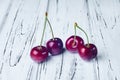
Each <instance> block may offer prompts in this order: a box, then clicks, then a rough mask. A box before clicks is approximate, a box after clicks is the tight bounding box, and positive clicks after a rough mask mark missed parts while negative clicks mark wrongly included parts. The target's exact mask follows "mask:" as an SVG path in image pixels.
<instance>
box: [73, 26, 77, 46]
mask: <svg viewBox="0 0 120 80" xmlns="http://www.w3.org/2000/svg"><path fill="white" fill-rule="evenodd" d="M74 31H75V35H74V41H73V44H72V45H73V46H74V45H75V40H76V25H74Z"/></svg>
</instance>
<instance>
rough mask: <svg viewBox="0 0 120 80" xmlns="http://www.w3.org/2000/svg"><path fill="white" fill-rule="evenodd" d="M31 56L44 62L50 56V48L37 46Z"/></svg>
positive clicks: (36, 60)
mask: <svg viewBox="0 0 120 80" xmlns="http://www.w3.org/2000/svg"><path fill="white" fill-rule="evenodd" d="M30 56H31V58H32V59H33V60H34V61H35V62H37V63H40V62H43V61H44V60H45V59H46V58H47V57H48V50H47V48H46V47H44V46H36V47H34V48H32V50H31V52H30Z"/></svg>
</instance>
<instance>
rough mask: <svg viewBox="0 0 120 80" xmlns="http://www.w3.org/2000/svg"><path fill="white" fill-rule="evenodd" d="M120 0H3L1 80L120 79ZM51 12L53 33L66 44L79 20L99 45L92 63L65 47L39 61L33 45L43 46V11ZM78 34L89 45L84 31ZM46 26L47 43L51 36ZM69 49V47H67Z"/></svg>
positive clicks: (1, 11) (91, 38) (0, 47)
mask: <svg viewBox="0 0 120 80" xmlns="http://www.w3.org/2000/svg"><path fill="white" fill-rule="evenodd" d="M119 8H120V1H119V0H111V1H109V0H104V1H103V0H4V1H2V2H1V3H0V37H1V39H0V45H1V46H0V51H1V52H0V80H16V79H17V80H119V79H120V71H119V70H120V63H119V58H120V55H119V48H120V47H119V44H120V37H119V35H120V32H119V30H120V27H119V26H120V23H119V22H120V9H119ZM46 11H47V12H48V17H49V20H50V22H51V24H52V26H53V30H54V35H55V36H56V37H60V38H61V39H62V40H63V42H64V44H65V41H66V39H67V38H68V37H69V36H71V35H73V34H74V28H73V25H74V22H77V23H78V24H79V25H80V26H81V27H82V28H83V29H84V30H85V31H86V32H87V33H88V36H89V38H90V42H91V43H94V44H96V46H97V47H98V57H97V58H96V59H94V60H93V61H90V62H85V61H83V60H82V59H81V58H80V57H79V55H78V54H77V53H76V54H72V53H70V52H68V51H65V52H64V53H63V54H60V55H58V56H50V57H49V58H48V59H47V60H46V61H45V62H43V63H41V64H36V63H35V62H33V61H32V60H31V59H30V56H29V53H30V50H31V48H32V47H34V46H37V45H39V44H40V38H41V34H42V30H43V25H44V13H45V12H46ZM77 34H78V35H79V36H81V37H82V38H83V39H84V40H85V43H86V37H85V35H84V34H83V33H81V32H80V31H79V30H78V31H77ZM51 37H52V36H51V31H50V28H49V26H48V25H47V28H46V32H45V37H44V42H43V45H45V44H46V42H47V41H48V39H50V38H51ZM64 47H65V45H64Z"/></svg>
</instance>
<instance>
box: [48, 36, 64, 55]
mask: <svg viewBox="0 0 120 80" xmlns="http://www.w3.org/2000/svg"><path fill="white" fill-rule="evenodd" d="M46 45H47V49H48V51H49V52H50V53H51V54H52V55H57V54H60V53H61V52H62V51H63V42H62V40H61V39H60V38H53V39H50V40H49V41H48V42H47V44H46Z"/></svg>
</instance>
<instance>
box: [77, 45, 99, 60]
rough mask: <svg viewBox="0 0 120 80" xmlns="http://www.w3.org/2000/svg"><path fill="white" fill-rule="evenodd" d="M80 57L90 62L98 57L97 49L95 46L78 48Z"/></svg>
mask: <svg viewBox="0 0 120 80" xmlns="http://www.w3.org/2000/svg"><path fill="white" fill-rule="evenodd" d="M78 52H79V55H80V56H81V58H82V59H83V60H86V61H90V60H92V59H93V58H95V57H96V56H97V48H96V46H95V45H94V44H89V45H88V44H86V45H82V46H80V47H78Z"/></svg>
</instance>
